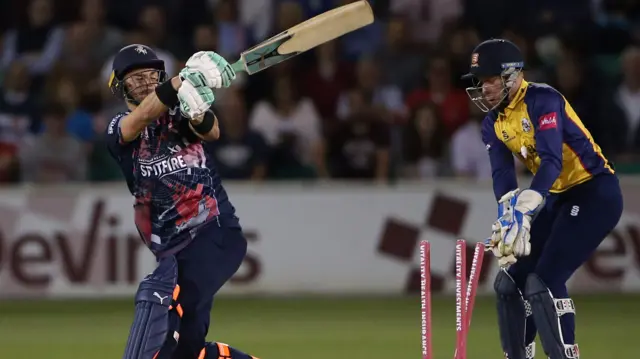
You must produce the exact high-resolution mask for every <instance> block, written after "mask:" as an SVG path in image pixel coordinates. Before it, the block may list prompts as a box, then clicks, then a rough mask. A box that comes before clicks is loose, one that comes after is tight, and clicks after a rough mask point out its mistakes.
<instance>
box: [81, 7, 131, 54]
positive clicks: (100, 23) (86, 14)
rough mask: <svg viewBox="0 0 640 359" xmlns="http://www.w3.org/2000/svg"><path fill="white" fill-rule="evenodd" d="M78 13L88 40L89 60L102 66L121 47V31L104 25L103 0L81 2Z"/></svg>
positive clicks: (122, 39) (122, 38)
mask: <svg viewBox="0 0 640 359" xmlns="http://www.w3.org/2000/svg"><path fill="white" fill-rule="evenodd" d="M80 11H81V12H80V23H81V24H83V25H84V26H83V31H84V32H85V36H86V37H87V38H88V39H90V40H89V43H90V46H89V48H90V50H89V53H90V56H91V59H92V60H93V61H97V62H98V63H100V64H102V63H104V61H106V60H107V59H108V58H109V57H110V56H111V55H113V53H114V52H116V51H118V50H119V49H120V48H121V47H122V46H123V43H124V36H123V34H122V31H120V30H118V29H116V28H114V27H113V26H110V25H108V24H107V23H106V9H105V3H104V0H83V1H82V5H81V8H80Z"/></svg>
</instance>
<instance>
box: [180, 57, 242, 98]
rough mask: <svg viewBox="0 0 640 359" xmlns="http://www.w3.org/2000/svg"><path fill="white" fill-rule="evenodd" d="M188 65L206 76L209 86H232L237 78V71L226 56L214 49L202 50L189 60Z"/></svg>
mask: <svg viewBox="0 0 640 359" xmlns="http://www.w3.org/2000/svg"><path fill="white" fill-rule="evenodd" d="M186 66H187V68H188V69H190V70H194V71H199V72H200V73H201V74H202V75H203V76H204V78H205V80H206V84H207V86H208V87H209V88H212V89H214V88H216V89H217V88H222V87H229V86H231V82H233V80H234V79H235V78H236V72H235V71H234V70H233V68H232V67H231V65H230V64H229V62H227V60H225V59H224V57H222V56H220V55H218V54H217V53H215V52H213V51H200V52H196V53H195V54H193V55H192V56H191V57H190V58H189V60H187V63H186Z"/></svg>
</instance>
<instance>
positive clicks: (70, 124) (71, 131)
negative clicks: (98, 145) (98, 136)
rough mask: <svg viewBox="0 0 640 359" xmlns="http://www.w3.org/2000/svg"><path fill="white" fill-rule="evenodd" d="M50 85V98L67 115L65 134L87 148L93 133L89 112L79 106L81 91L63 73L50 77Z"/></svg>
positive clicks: (89, 145)
mask: <svg viewBox="0 0 640 359" xmlns="http://www.w3.org/2000/svg"><path fill="white" fill-rule="evenodd" d="M50 86H51V87H50V89H49V91H50V98H51V99H52V101H53V102H55V103H56V104H57V106H62V107H64V109H65V113H66V114H67V116H68V117H67V118H66V124H67V128H66V131H67V134H68V135H70V136H72V137H74V138H75V139H77V140H78V141H80V142H82V143H84V144H85V145H86V147H87V148H86V149H87V150H89V149H90V148H91V142H92V141H93V139H94V135H95V133H94V131H93V119H92V117H91V114H89V113H88V112H87V111H86V110H85V109H83V108H82V107H81V106H80V105H81V100H82V94H83V91H80V89H79V88H78V86H77V84H76V83H75V82H73V80H72V79H71V78H70V77H67V76H64V75H62V76H60V77H58V78H55V79H52V84H51V85H50ZM45 126H46V124H45Z"/></svg>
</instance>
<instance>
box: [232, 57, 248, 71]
mask: <svg viewBox="0 0 640 359" xmlns="http://www.w3.org/2000/svg"><path fill="white" fill-rule="evenodd" d="M231 68H232V69H233V71H235V72H240V71H247V69H246V68H245V67H244V61H242V59H240V60H238V61H236V62H234V63H233V64H231Z"/></svg>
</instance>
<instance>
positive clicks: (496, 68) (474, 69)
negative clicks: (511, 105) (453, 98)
mask: <svg viewBox="0 0 640 359" xmlns="http://www.w3.org/2000/svg"><path fill="white" fill-rule="evenodd" d="M523 68H524V57H523V55H522V52H521V51H520V49H519V48H518V47H517V46H516V45H515V44H514V43H512V42H511V41H509V40H504V39H490V40H487V41H484V42H482V43H480V44H479V45H478V46H476V48H475V49H473V52H472V54H471V64H470V67H469V73H467V74H465V75H464V76H462V78H463V79H469V80H471V81H472V82H473V86H471V87H467V94H468V95H469V98H470V99H471V101H473V103H474V104H475V105H476V106H478V108H480V109H481V110H482V111H484V112H489V111H491V110H493V109H494V108H496V107H498V106H501V105H503V106H505V105H506V103H505V102H506V101H507V96H508V95H509V91H510V90H511V88H512V87H513V86H514V85H515V83H516V79H517V78H518V75H519V74H520V72H522V69H523ZM496 76H500V78H501V79H502V87H503V88H502V94H501V96H502V99H501V101H500V103H499V104H496V105H491V104H489V102H488V101H487V99H486V98H485V97H484V95H483V93H482V81H483V80H484V79H487V78H491V77H496Z"/></svg>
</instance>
